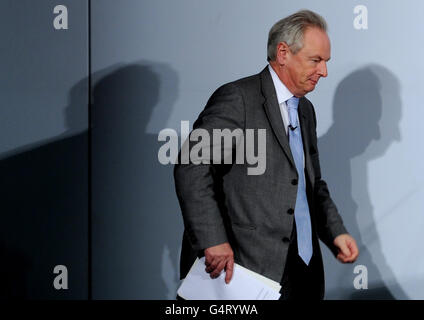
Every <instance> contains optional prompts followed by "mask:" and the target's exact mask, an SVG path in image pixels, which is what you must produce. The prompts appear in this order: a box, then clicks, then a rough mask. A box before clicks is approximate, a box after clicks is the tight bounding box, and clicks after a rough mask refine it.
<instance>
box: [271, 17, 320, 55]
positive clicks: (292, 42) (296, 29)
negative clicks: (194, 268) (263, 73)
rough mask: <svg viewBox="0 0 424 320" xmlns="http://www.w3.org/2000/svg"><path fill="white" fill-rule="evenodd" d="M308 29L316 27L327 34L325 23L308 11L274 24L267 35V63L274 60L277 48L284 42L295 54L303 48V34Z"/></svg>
mask: <svg viewBox="0 0 424 320" xmlns="http://www.w3.org/2000/svg"><path fill="white" fill-rule="evenodd" d="M308 27H317V28H319V29H321V30H323V31H325V32H327V22H326V21H325V20H324V18H323V17H321V16H320V15H319V14H317V13H315V12H313V11H310V10H300V11H298V12H296V13H294V14H292V15H290V16H288V17H286V18H284V19H281V20H280V21H278V22H277V23H276V24H274V25H273V26H272V28H271V30H270V31H269V35H268V57H267V60H268V61H274V60H275V59H276V52H277V46H278V44H279V43H280V42H285V43H287V45H288V46H289V47H290V49H291V51H292V52H293V53H294V54H296V53H297V52H298V51H299V50H300V49H302V47H303V34H304V32H305V30H306V28H308Z"/></svg>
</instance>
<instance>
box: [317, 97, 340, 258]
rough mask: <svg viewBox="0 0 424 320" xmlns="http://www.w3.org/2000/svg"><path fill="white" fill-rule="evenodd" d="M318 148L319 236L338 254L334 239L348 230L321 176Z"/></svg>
mask: <svg viewBox="0 0 424 320" xmlns="http://www.w3.org/2000/svg"><path fill="white" fill-rule="evenodd" d="M310 105H311V109H312V113H313V120H314V133H313V139H314V141H313V143H314V145H315V146H317V135H316V115H315V111H314V107H313V105H312V103H310ZM316 150H317V152H316V154H315V155H314V156H313V157H314V158H313V160H312V163H313V167H314V171H315V187H314V205H315V208H316V212H317V217H318V218H317V224H318V236H319V238H320V239H321V240H322V241H323V242H324V243H325V244H326V246H327V247H328V248H329V249H330V250H331V251H332V253H333V254H334V255H337V253H338V249H337V247H335V246H334V244H333V240H334V239H335V238H336V237H337V236H338V235H340V234H343V233H348V232H347V230H346V228H345V226H344V224H343V220H342V217H341V216H340V214H339V212H338V210H337V207H336V205H335V204H334V202H333V200H332V199H331V196H330V192H329V190H328V186H327V183H326V182H325V181H324V180H323V179H322V177H321V168H320V163H319V152H318V148H316Z"/></svg>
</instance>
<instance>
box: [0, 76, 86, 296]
mask: <svg viewBox="0 0 424 320" xmlns="http://www.w3.org/2000/svg"><path fill="white" fill-rule="evenodd" d="M87 94H88V79H83V80H81V81H80V82H79V83H77V84H76V85H75V86H74V87H73V88H72V89H71V92H70V95H69V104H68V106H67V107H66V109H65V113H66V115H65V118H66V127H67V131H65V132H64V133H63V134H61V135H59V136H57V137H54V138H52V139H48V140H45V141H39V142H37V143H35V144H31V145H28V146H24V147H20V148H17V149H15V150H13V151H11V152H7V154H3V155H2V157H1V160H0V180H1V182H0V194H1V204H2V205H1V213H2V224H1V232H0V261H1V263H0V278H1V281H2V283H1V285H0V298H3V299H14V298H24V299H87V297H88V251H87V249H88V225H87V219H88V197H87V194H88V161H87V160H88V145H87V141H88V136H87V131H84V132H82V133H80V134H77V135H73V136H70V137H69V135H70V133H72V132H75V131H76V130H78V129H80V128H81V123H86V119H78V118H76V116H75V115H77V116H78V115H81V114H83V113H81V108H84V110H86V108H87ZM36 125H39V124H34V126H36ZM56 265H65V266H66V267H67V269H68V276H69V279H68V287H69V288H68V290H56V289H54V287H53V280H54V278H55V276H56V275H55V274H53V269H54V267H55V266H56Z"/></svg>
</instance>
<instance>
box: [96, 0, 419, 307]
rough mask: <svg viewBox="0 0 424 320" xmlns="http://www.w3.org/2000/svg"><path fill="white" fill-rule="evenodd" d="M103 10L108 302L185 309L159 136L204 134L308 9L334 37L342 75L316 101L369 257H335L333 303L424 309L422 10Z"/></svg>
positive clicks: (179, 5)
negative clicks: (360, 20) (167, 301)
mask: <svg viewBox="0 0 424 320" xmlns="http://www.w3.org/2000/svg"><path fill="white" fill-rule="evenodd" d="M358 4H362V5H366V6H367V8H368V29H367V30H356V29H355V28H354V26H353V20H354V18H355V16H356V15H355V14H354V12H353V11H354V7H355V6H356V5H358ZM93 5H94V12H95V13H96V14H95V16H94V17H93V69H94V71H95V74H96V84H94V94H95V96H96V95H97V96H98V100H97V98H96V101H97V102H95V105H97V108H96V110H97V111H96V119H97V120H96V119H95V126H96V125H97V126H98V128H97V129H96V127H95V128H94V129H93V130H94V135H95V137H96V138H95V141H96V143H95V148H96V149H95V150H94V158H93V160H94V167H95V168H96V169H94V171H93V174H94V177H95V179H94V180H95V181H96V182H95V183H97V184H99V185H100V187H96V188H95V189H94V193H95V195H96V196H95V199H94V200H95V201H94V203H93V208H94V212H93V214H94V215H95V216H96V217H97V218H98V219H99V221H100V218H101V219H102V220H101V221H102V222H101V223H98V224H96V226H95V228H94V239H95V247H101V250H100V251H99V250H97V251H95V252H97V253H95V256H94V262H93V263H94V268H95V269H96V276H95V281H94V287H93V292H94V296H95V297H99V298H101V297H107V298H112V297H117V298H172V297H173V295H174V293H175V291H174V290H175V288H176V287H177V286H178V284H179V283H178V281H177V273H178V251H179V241H180V238H181V232H182V221H181V218H180V215H179V209H178V206H177V202H176V198H175V196H174V194H173V190H172V176H171V168H170V167H169V166H164V167H162V166H161V165H159V164H158V161H157V159H156V156H157V150H158V148H159V146H160V144H158V143H156V139H157V135H158V132H159V131H160V130H162V129H164V128H173V129H175V130H177V131H179V128H180V121H181V120H189V121H190V123H191V124H192V123H193V120H194V119H195V118H196V117H197V115H198V114H199V112H200V111H201V110H202V108H203V106H204V105H205V103H206V101H207V99H208V98H209V96H210V95H211V93H212V92H213V91H214V90H215V89H216V88H217V87H218V86H220V85H221V84H223V83H225V82H228V81H231V80H235V79H237V78H240V77H242V76H247V75H250V74H253V73H257V72H259V71H260V70H261V69H262V68H263V67H264V66H265V65H266V41H267V33H268V30H269V28H270V27H271V26H272V24H273V23H274V22H276V21H277V20H278V19H280V18H282V17H284V16H286V15H288V14H290V13H293V12H295V11H296V10H299V9H301V8H309V9H312V10H315V11H317V12H319V13H321V14H322V15H323V16H324V17H325V18H326V19H327V21H328V24H329V27H330V31H329V34H330V38H331V41H332V59H331V62H330V63H329V66H328V67H329V77H328V78H327V79H322V80H321V82H320V83H319V85H318V87H317V89H316V90H315V92H313V93H311V94H310V95H309V98H310V99H311V100H312V102H313V103H314V105H315V107H316V111H317V115H318V135H319V144H320V148H321V152H320V154H321V159H322V160H321V162H322V165H323V173H324V177H325V178H326V179H327V180H328V183H329V185H330V191H331V192H332V194H333V197H334V199H335V201H336V203H337V205H338V207H339V209H340V212H341V215H342V217H343V218H344V220H345V222H346V225H347V227H348V229H349V230H350V232H351V233H352V234H353V235H354V236H355V237H356V239H357V241H358V244H359V246H360V250H361V256H360V258H359V259H358V261H357V262H356V263H354V264H352V265H342V264H340V263H338V262H337V261H336V260H335V259H334V257H332V256H331V255H330V253H329V251H328V250H327V249H326V248H323V251H324V258H325V269H326V274H327V279H326V286H327V294H326V297H327V298H328V299H337V298H345V299H367V298H376V299H379V298H381V299H402V298H412V299H417V298H423V297H424V286H423V285H422V284H423V283H424V282H423V281H422V280H424V274H423V270H424V268H423V266H424V258H421V257H420V255H417V252H419V251H420V247H419V246H420V243H421V242H422V241H423V240H424V239H423V235H422V232H420V229H422V226H423V221H424V218H423V203H422V200H421V199H422V197H423V195H422V192H423V188H422V186H423V175H422V172H423V171H422V168H423V167H422V166H423V165H422V161H420V158H421V156H422V155H423V153H424V150H423V147H422V143H420V137H421V136H422V133H421V130H420V129H419V128H420V126H419V121H420V118H421V116H422V115H423V111H422V110H421V109H422V108H421V104H420V101H421V100H423V98H424V96H423V91H422V90H421V82H422V81H420V74H421V73H422V72H421V71H422V69H423V66H424V65H423V64H422V63H421V62H420V57H421V56H422V54H423V51H424V46H423V45H422V43H421V41H419V39H421V35H422V32H423V28H424V27H423V26H422V24H421V23H420V21H421V17H420V14H421V12H422V9H423V6H424V4H423V3H422V1H418V0H415V1H414V0H411V1H407V2H401V1H397V0H390V1H384V3H383V2H382V1H366V0H364V1H359V2H358V1H351V0H348V1H336V0H320V1H308V0H300V1H296V2H288V1H273V0H272V1H271V0H269V1H255V0H249V1H245V0H243V1H241V0H235V1H223V0H214V1H195V0H180V1H135V0H128V1H126V2H125V4H123V3H119V4H117V3H116V2H115V1H112V0H103V1H99V0H97V1H93ZM96 92H97V93H98V94H96ZM104 92H108V93H109V95H110V96H109V98H108V99H104V98H101V97H102V96H103V93H104ZM97 117H98V118H97ZM96 123H97V124H96ZM155 143H156V144H155ZM105 239H106V240H105ZM412 261H413V263H411V262H412ZM357 265H364V266H366V267H367V268H368V277H369V284H368V287H369V289H368V290H356V289H355V288H354V286H353V280H354V278H355V276H356V274H354V273H353V269H354V267H355V266H357ZM117 274H118V275H119V276H116V275H117Z"/></svg>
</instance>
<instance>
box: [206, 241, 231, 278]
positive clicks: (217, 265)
mask: <svg viewBox="0 0 424 320" xmlns="http://www.w3.org/2000/svg"><path fill="white" fill-rule="evenodd" d="M205 266H206V268H205V271H206V272H207V273H209V274H210V277H211V278H212V279H214V278H217V277H219V275H220V274H221V272H222V270H224V269H225V270H226V277H225V282H226V283H227V284H228V283H229V282H230V280H231V277H232V274H233V268H234V255H233V250H232V249H231V246H230V244H229V243H223V244H220V245H217V246H214V247H210V248H207V249H206V250H205Z"/></svg>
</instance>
